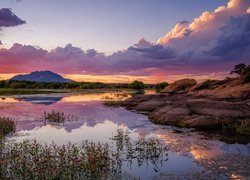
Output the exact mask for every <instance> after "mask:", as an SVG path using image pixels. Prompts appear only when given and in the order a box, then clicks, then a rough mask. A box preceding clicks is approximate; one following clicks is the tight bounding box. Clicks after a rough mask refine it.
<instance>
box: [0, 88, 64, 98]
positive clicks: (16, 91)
mask: <svg viewBox="0 0 250 180" xmlns="http://www.w3.org/2000/svg"><path fill="white" fill-rule="evenodd" d="M64 92H66V91H58V90H53V89H44V90H41V89H39V90H38V89H12V88H0V96H8V95H27V94H50V93H64Z"/></svg>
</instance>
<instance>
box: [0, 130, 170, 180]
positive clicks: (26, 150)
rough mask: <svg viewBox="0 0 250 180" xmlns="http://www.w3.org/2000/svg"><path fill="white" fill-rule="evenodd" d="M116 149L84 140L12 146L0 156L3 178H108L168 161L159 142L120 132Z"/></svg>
mask: <svg viewBox="0 0 250 180" xmlns="http://www.w3.org/2000/svg"><path fill="white" fill-rule="evenodd" d="M111 140H112V141H114V142H115V143H114V144H115V147H110V146H109V145H108V144H100V143H94V142H89V141H84V142H82V144H80V145H74V144H71V143H69V144H67V145H63V146H58V145H56V144H51V145H41V144H39V143H38V142H37V141H35V140H34V141H32V142H29V141H23V142H21V143H15V144H12V145H10V146H8V147H6V148H5V149H4V153H2V154H1V159H0V160H1V161H0V162H1V164H0V165H1V174H0V178H1V179H48V180H49V179H109V178H111V179H112V177H114V176H115V175H117V174H121V173H122V166H124V165H125V166H127V165H129V164H130V165H131V164H132V160H134V159H135V160H137V161H133V162H137V163H138V166H140V165H142V164H148V163H149V162H151V163H152V164H154V165H155V167H154V168H156V169H157V168H158V166H157V165H158V164H163V163H164V162H165V161H166V158H167V157H165V156H166V153H167V147H166V146H165V145H163V144H162V143H160V142H159V141H157V140H154V139H150V140H137V141H132V140H131V139H130V137H129V133H128V132H127V131H126V132H125V131H123V130H118V131H117V135H115V136H114V137H113V138H111Z"/></svg>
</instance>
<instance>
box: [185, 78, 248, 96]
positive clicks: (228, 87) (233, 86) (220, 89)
mask: <svg viewBox="0 0 250 180" xmlns="http://www.w3.org/2000/svg"><path fill="white" fill-rule="evenodd" d="M194 90H195V88H194V87H192V88H191V89H190V91H189V94H190V95H192V96H194V97H207V98H216V99H233V100H237V99H249V98H250V83H243V81H242V80H241V79H226V80H223V81H217V82H214V83H211V86H210V87H209V88H208V89H203V90H199V91H194Z"/></svg>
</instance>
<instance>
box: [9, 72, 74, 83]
mask: <svg viewBox="0 0 250 180" xmlns="http://www.w3.org/2000/svg"><path fill="white" fill-rule="evenodd" d="M10 80H14V81H33V82H60V83H67V82H73V81H72V80H70V79H65V78H63V77H62V76H60V75H59V74H56V73H54V72H51V71H35V72H32V73H30V74H25V75H17V76H14V77H12V78H11V79H10Z"/></svg>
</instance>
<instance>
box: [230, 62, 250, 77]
mask: <svg viewBox="0 0 250 180" xmlns="http://www.w3.org/2000/svg"><path fill="white" fill-rule="evenodd" d="M247 69H248V67H247V65H246V64H244V63H241V64H237V65H235V66H234V69H233V70H232V71H231V72H230V74H234V73H235V74H239V75H244V74H245V73H246V72H247Z"/></svg>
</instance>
